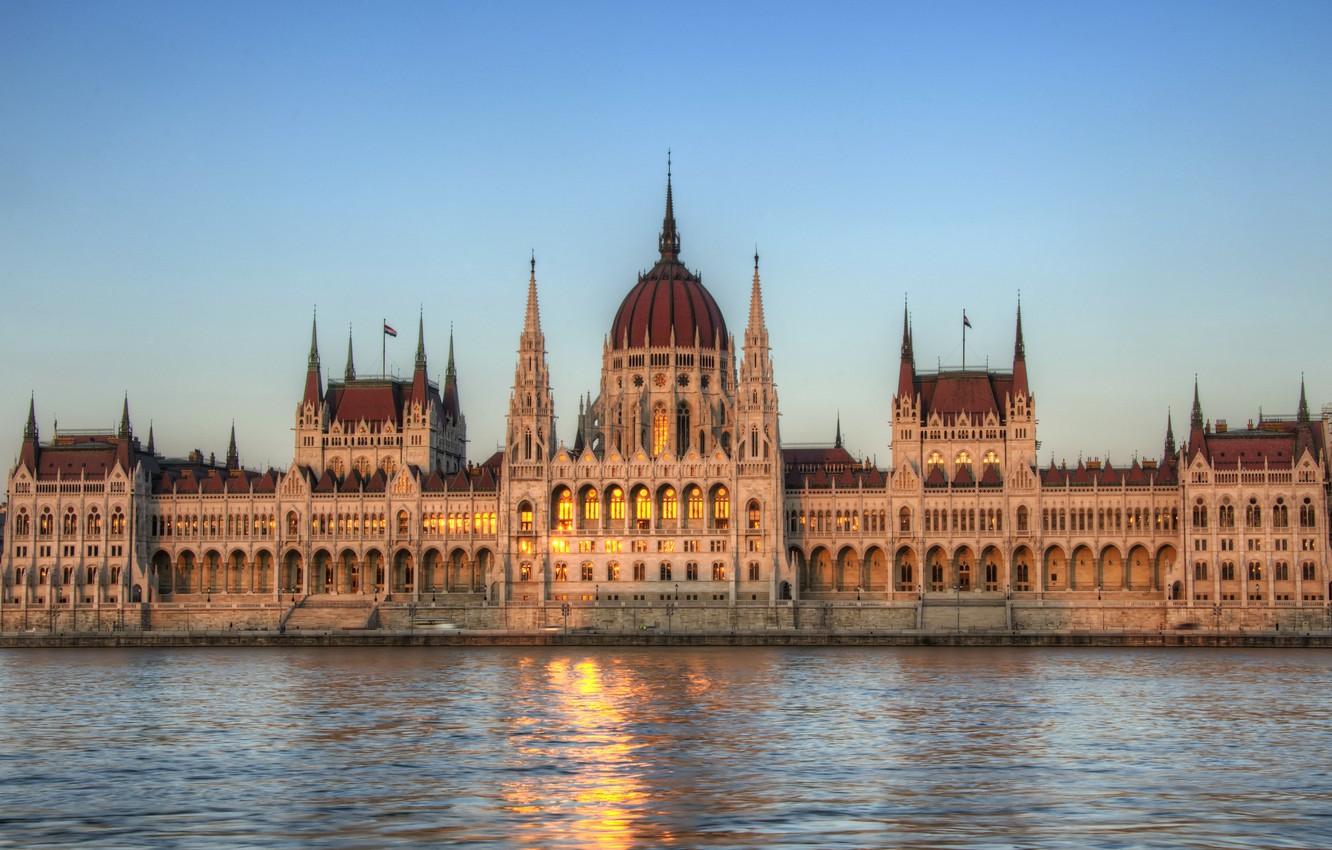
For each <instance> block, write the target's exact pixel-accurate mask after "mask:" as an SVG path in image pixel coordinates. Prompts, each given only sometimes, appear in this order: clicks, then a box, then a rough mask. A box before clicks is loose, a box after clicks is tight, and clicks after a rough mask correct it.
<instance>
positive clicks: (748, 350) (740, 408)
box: [735, 251, 781, 474]
mask: <svg viewBox="0 0 1332 850" xmlns="http://www.w3.org/2000/svg"><path fill="white" fill-rule="evenodd" d="M735 408H736V418H737V425H738V429H737V432H736V439H737V440H738V441H739V442H740V460H741V461H761V462H764V463H766V464H772V465H773V466H778V465H779V464H775V463H773V461H775V460H776V459H777V452H778V449H779V447H780V445H781V440H780V439H779V438H778V434H777V385H776V382H775V381H774V380H773V374H772V351H771V349H770V348H769V347H768V324H767V321H766V320H765V319H764V317H763V286H762V282H761V281H760V279H759V255H758V252H757V251H755V252H754V279H753V283H752V284H751V285H750V289H749V323H748V325H747V326H746V327H745V347H744V359H743V360H741V362H740V382H739V386H738V387H737V389H736V399H735ZM765 474H766V472H765Z"/></svg>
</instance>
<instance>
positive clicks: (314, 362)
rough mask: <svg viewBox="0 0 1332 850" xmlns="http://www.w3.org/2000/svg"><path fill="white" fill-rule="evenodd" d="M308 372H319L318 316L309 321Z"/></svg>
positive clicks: (315, 315)
mask: <svg viewBox="0 0 1332 850" xmlns="http://www.w3.org/2000/svg"><path fill="white" fill-rule="evenodd" d="M307 365H308V366H309V369H310V371H312V372H318V371H319V314H318V312H316V313H315V314H314V317H313V318H312V319H310V359H309V360H308V361H307Z"/></svg>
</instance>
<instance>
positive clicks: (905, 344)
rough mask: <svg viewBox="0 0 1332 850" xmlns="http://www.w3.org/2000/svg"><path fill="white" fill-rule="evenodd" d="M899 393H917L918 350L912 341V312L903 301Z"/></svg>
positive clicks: (909, 395) (907, 396)
mask: <svg viewBox="0 0 1332 850" xmlns="http://www.w3.org/2000/svg"><path fill="white" fill-rule="evenodd" d="M897 395H898V397H899V398H901V399H904V400H905V399H911V398H915V395H916V352H915V349H914V346H913V345H912V342H911V314H910V312H909V311H908V309H907V306H906V302H905V301H903V302H902V363H901V365H900V366H899V367H898V370H897Z"/></svg>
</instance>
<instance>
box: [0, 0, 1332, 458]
mask: <svg viewBox="0 0 1332 850" xmlns="http://www.w3.org/2000/svg"><path fill="white" fill-rule="evenodd" d="M1330 43H1332V4H1328V3H1326V2H1311V3H1297V2H1248V3H1233V2H1232V3H1226V2H1177V3H1169V4H1159V3H1110V2H1090V3H1080V4H1066V3H1055V2H1050V3H1004V4H991V3H980V2H962V3H942V4H940V3H846V4H831V5H828V4H819V5H817V6H816V5H814V4H785V3H753V4H741V3H737V4H691V3H681V4H673V5H669V6H666V7H660V6H656V7H643V8H637V7H629V6H625V5H623V4H614V3H604V4H574V5H570V6H563V5H550V4H525V3H507V4H452V3H442V2H441V3H395V4H387V5H385V4H357V3H345V4H315V3H300V2H289V3H280V4H266V3H245V2H241V3H227V4H216V5H205V4H184V3H172V2H111V3H100V4H61V3H46V2H13V0H0V284H2V285H3V291H4V293H5V295H6V299H5V304H4V307H3V309H2V310H0V352H2V355H3V358H4V360H3V362H4V364H5V368H4V370H3V373H0V453H4V452H6V451H7V452H8V456H9V458H10V459H12V458H15V457H17V454H18V450H19V443H20V439H21V434H22V429H23V424H24V421H25V419H26V416H27V411H28V401H29V397H30V395H35V399H36V407H37V416H38V425H39V428H40V430H41V433H42V438H43V440H46V439H49V438H50V437H51V435H52V422H53V420H57V419H58V420H59V422H60V423H61V426H62V427H63V428H66V429H72V428H111V427H114V426H115V424H116V423H117V421H118V419H119V415H120V409H121V401H122V398H123V397H124V396H125V395H126V394H128V397H129V403H130V411H131V416H132V418H133V422H134V427H135V431H136V434H138V435H139V436H140V437H141V438H144V439H146V437H147V433H148V425H149V422H150V421H151V422H152V423H153V425H154V430H155V435H156V439H157V447H158V449H159V450H160V451H162V452H164V453H166V454H168V455H172V456H180V455H184V454H185V453H187V452H188V451H189V450H191V449H194V448H199V449H201V450H202V451H203V452H204V453H205V455H207V454H208V453H209V452H215V453H216V454H217V455H218V456H219V457H220V456H222V455H223V454H225V451H226V446H227V437H228V434H229V431H230V428H231V425H232V422H233V420H234V422H235V426H236V434H237V440H238V443H239V448H240V453H241V458H242V461H243V463H244V464H245V465H247V466H250V467H258V468H263V467H267V466H270V465H271V466H275V467H278V468H285V467H286V466H287V465H288V464H289V463H290V461H291V457H292V432H291V427H292V423H293V415H294V411H295V406H296V403H297V402H298V401H299V400H300V396H301V388H302V386H303V381H304V376H305V358H306V353H307V350H308V347H309V339H310V319H311V314H312V311H313V310H315V309H316V308H317V310H318V316H319V329H320V335H319V344H320V354H321V355H322V360H323V366H324V370H325V373H326V375H330V376H332V377H335V378H337V377H341V375H342V372H343V367H344V365H345V355H346V349H347V335H348V329H349V327H350V328H351V332H352V334H353V338H354V344H355V349H356V364H357V369H358V371H359V372H361V373H362V374H366V373H371V372H377V371H378V370H379V368H380V365H379V356H380V354H379V352H380V334H379V329H380V323H381V322H382V321H383V320H385V319H387V321H388V322H389V324H391V325H393V326H394V327H395V328H396V329H397V330H398V332H399V336H398V337H397V339H390V340H389V341H388V349H387V359H388V368H389V369H390V371H397V372H398V373H400V374H409V373H410V370H411V366H412V361H413V354H414V350H415V343H416V320H417V316H418V311H422V312H423V314H424V321H425V331H426V346H427V353H428V356H429V362H430V371H431V377H432V378H434V379H436V380H442V378H443V372H444V367H445V363H446V360H447V354H448V339H449V330H450V326H452V328H453V333H454V339H455V350H456V356H457V366H458V371H459V382H460V390H461V398H462V404H463V412H464V414H465V415H466V417H467V422H468V435H469V438H470V442H471V445H470V447H469V456H470V457H471V459H473V460H476V461H479V460H483V459H484V458H486V457H487V456H488V455H490V454H491V453H492V452H493V451H494V450H495V448H496V447H497V446H498V444H499V443H501V441H502V439H503V431H504V420H505V416H506V413H507V409H508V394H509V387H510V385H511V383H512V379H513V369H514V358H515V350H516V346H517V340H518V334H519V331H520V329H521V326H522V320H523V300H524V297H525V293H526V285H527V275H528V259H529V256H530V252H532V251H535V254H536V260H537V281H538V287H539V293H540V299H541V314H542V323H543V329H544V331H545V334H546V342H547V346H548V359H549V364H550V370H551V376H552V383H553V388H554V393H555V402H556V407H557V412H558V414H559V423H558V428H557V430H558V434H559V436H560V437H562V438H565V439H567V440H568V441H569V442H572V434H573V431H572V427H573V422H574V417H575V414H576V413H577V409H578V399H579V396H580V395H582V394H583V393H586V392H591V393H593V394H594V395H595V393H596V391H597V387H598V383H599V375H600V367H601V351H602V341H603V339H604V337H605V334H606V333H607V331H608V330H609V328H610V325H611V322H612V320H613V318H614V315H615V311H616V309H617V308H618V306H619V304H620V301H621V299H622V298H623V297H624V295H625V294H626V293H627V292H628V291H629V289H630V287H631V286H632V285H633V284H634V282H635V280H636V276H637V273H638V272H640V271H642V270H645V269H647V268H649V267H650V266H651V265H652V264H653V262H654V261H655V259H656V256H657V250H656V246H657V243H656V238H657V232H658V230H659V228H660V225H661V217H662V207H663V203H664V192H665V166H666V162H665V160H666V151H667V149H668V148H669V149H671V150H672V151H673V154H672V156H673V162H674V190H675V209H676V217H677V221H678V223H679V227H680V231H681V234H682V243H683V247H682V257H683V259H684V261H685V262H686V263H687V264H688V265H689V266H690V267H691V268H694V269H697V270H698V271H699V272H700V273H701V274H702V277H703V282H704V284H705V285H706V286H707V287H708V289H709V290H710V291H711V293H712V294H713V296H714V297H715V298H716V300H717V302H718V304H719V305H720V307H721V309H722V311H723V312H724V314H725V317H726V320H727V325H728V328H729V329H730V331H731V332H732V333H733V334H734V336H735V337H736V340H737V343H739V342H740V341H741V338H742V335H743V331H744V323H745V321H746V317H747V308H748V295H749V283H750V278H751V275H752V267H753V253H754V250H755V247H756V246H757V249H758V251H759V253H760V255H761V257H762V260H761V272H762V279H763V287H764V299H765V308H766V314H767V322H768V327H769V332H770V339H771V344H772V348H773V359H774V364H775V368H776V376H777V380H778V390H779V393H780V399H781V408H782V414H783V415H782V425H781V427H782V438H783V441H784V442H785V443H787V444H791V443H812V442H823V443H827V442H830V441H831V440H832V437H833V432H834V428H835V425H836V419H837V416H838V414H839V412H840V415H841V421H842V431H843V434H844V436H845V442H846V445H847V447H848V448H849V449H850V450H851V451H852V452H853V453H855V454H857V455H860V456H865V457H872V458H875V459H876V460H877V462H878V463H879V465H881V466H884V465H887V464H888V463H889V462H890V457H889V450H888V443H889V438H890V435H889V430H888V427H887V420H888V411H889V404H890V401H891V398H892V394H893V392H894V391H895V388H896V379H897V377H896V376H897V362H898V347H899V344H900V336H901V323H902V309H903V303H904V299H905V300H906V301H907V302H908V303H909V306H910V310H911V313H912V317H913V326H914V332H915V351H916V357H917V365H918V367H919V368H921V369H933V368H934V367H935V365H936V363H939V362H942V363H943V364H945V365H957V364H958V363H959V362H960V359H961V356H960V355H961V351H960V343H961V316H962V311H963V310H964V309H965V310H966V311H967V315H968V316H969V317H970V320H971V323H972V326H973V328H972V330H970V331H968V334H967V360H968V363H969V364H971V363H974V364H980V363H984V362H986V361H988V363H989V364H990V366H991V367H993V368H996V369H1008V368H1009V367H1010V365H1011V358H1012V352H1013V328H1014V313H1015V309H1016V306H1017V301H1018V297H1019V292H1020V293H1021V301H1022V312H1023V325H1024V331H1025V337H1026V347H1027V363H1028V369H1029V373H1030V380H1031V385H1032V388H1033V391H1034V392H1035V394H1036V403H1037V411H1038V415H1039V417H1040V424H1039V429H1038V438H1039V439H1040V440H1041V442H1042V448H1041V452H1040V460H1041V463H1042V464H1048V463H1049V461H1050V459H1051V458H1054V459H1055V460H1067V461H1068V462H1069V463H1070V464H1072V463H1076V462H1077V459H1078V457H1079V456H1084V457H1100V458H1105V457H1107V456H1108V457H1109V458H1110V459H1111V460H1112V461H1113V462H1115V463H1116V464H1127V463H1129V462H1131V460H1132V458H1133V456H1134V455H1139V456H1143V457H1151V458H1154V457H1157V456H1158V455H1159V454H1160V451H1161V445H1162V440H1163V438H1164V432H1165V423H1166V415H1167V411H1168V410H1169V411H1172V412H1173V416H1174V421H1175V426H1176V436H1177V438H1179V439H1181V440H1182V439H1183V438H1184V437H1185V436H1186V432H1187V422H1188V413H1189V405H1190V402H1191V401H1192V393H1193V382H1194V376H1195V374H1196V375H1197V378H1198V382H1199V386H1200V390H1201V394H1202V403H1203V407H1204V413H1205V415H1206V416H1207V417H1208V418H1209V419H1211V420H1213V421H1214V420H1216V419H1218V418H1223V419H1227V420H1228V421H1229V422H1230V423H1231V425H1232V427H1234V426H1236V425H1243V424H1244V423H1245V422H1246V421H1247V420H1248V419H1251V418H1252V419H1256V418H1257V417H1258V415H1259V411H1260V410H1262V411H1264V412H1266V413H1267V414H1269V415H1274V414H1291V413H1294V411H1295V406H1296V402H1297V400H1298V397H1299V389H1300V380H1301V375H1303V377H1304V380H1305V382H1306V385H1307V388H1308V394H1309V402H1310V405H1311V407H1313V408H1314V410H1315V411H1317V410H1318V409H1320V408H1321V407H1322V406H1323V405H1324V404H1326V403H1328V402H1330V401H1332V365H1330V364H1329V356H1328V350H1329V348H1328V343H1327V339H1328V326H1329V319H1330V318H1332V309H1330V305H1332V298H1329V296H1328V294H1327V293H1328V289H1329V286H1328V285H1329V283H1330V282H1332V279H1330V278H1332V239H1329V234H1330V233H1332V206H1330V205H1329V199H1330V198H1332V157H1329V156H1328V151H1332V109H1329V108H1328V106H1329V104H1332V51H1330V50H1328V45H1329V44H1330Z"/></svg>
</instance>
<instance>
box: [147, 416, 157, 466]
mask: <svg viewBox="0 0 1332 850" xmlns="http://www.w3.org/2000/svg"><path fill="white" fill-rule="evenodd" d="M147 451H148V455H149V456H150V457H156V455H157V445H156V443H154V442H153V423H152V420H151V419H150V420H148V449H147Z"/></svg>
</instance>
